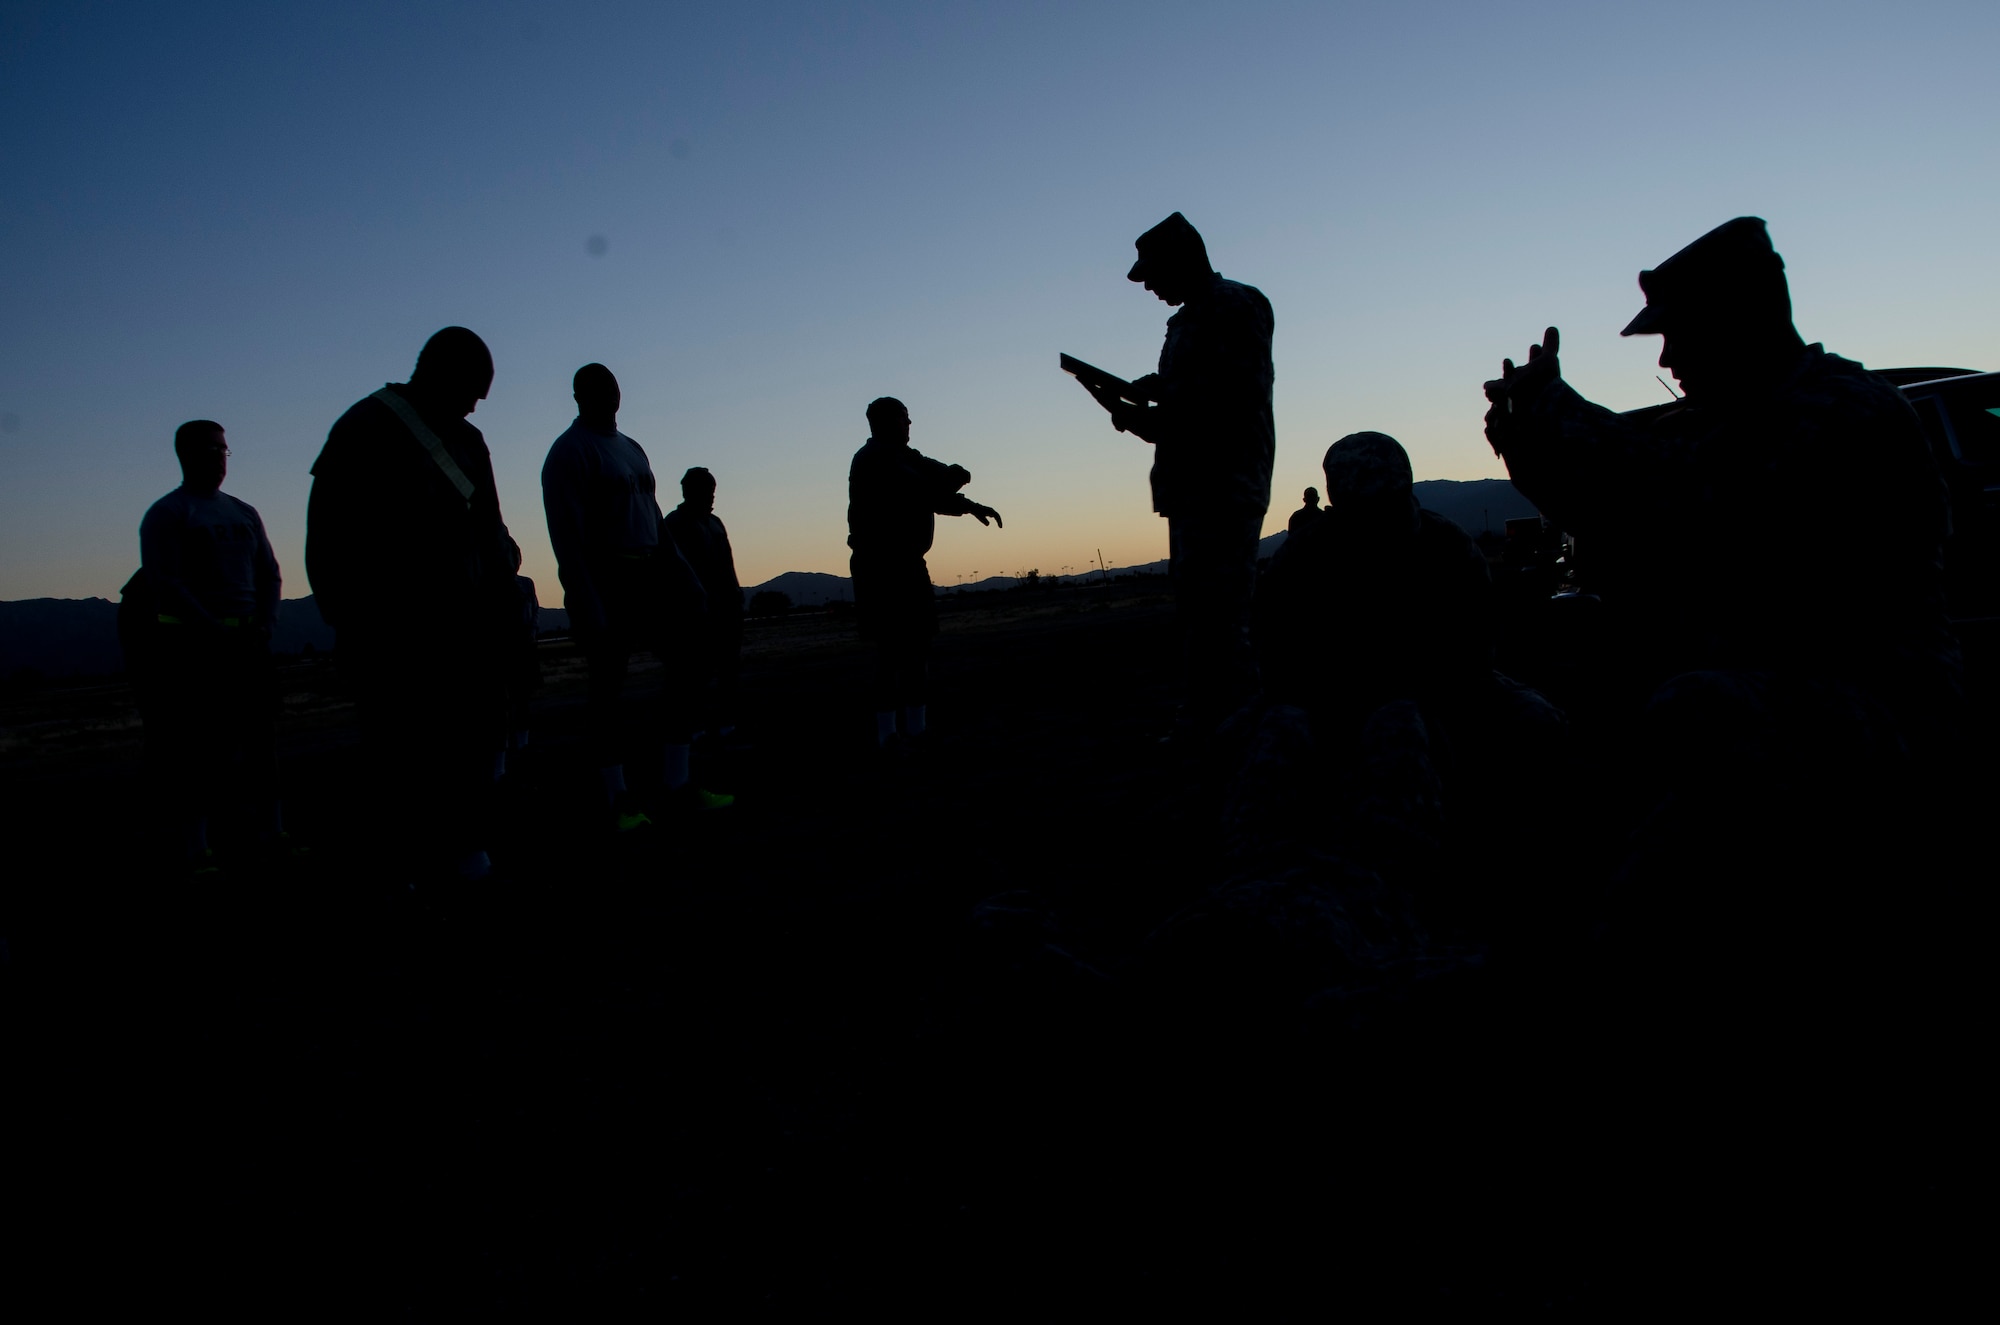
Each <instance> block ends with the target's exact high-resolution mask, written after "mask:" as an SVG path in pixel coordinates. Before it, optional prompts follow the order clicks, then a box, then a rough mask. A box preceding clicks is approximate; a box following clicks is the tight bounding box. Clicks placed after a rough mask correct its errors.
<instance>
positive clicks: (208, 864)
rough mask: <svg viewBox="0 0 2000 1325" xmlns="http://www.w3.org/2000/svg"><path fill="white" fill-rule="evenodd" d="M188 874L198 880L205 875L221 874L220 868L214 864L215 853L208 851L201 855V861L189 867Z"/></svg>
mask: <svg viewBox="0 0 2000 1325" xmlns="http://www.w3.org/2000/svg"><path fill="white" fill-rule="evenodd" d="M188 873H189V875H191V876H192V877H194V878H197V879H199V878H202V877H204V876H206V875H210V874H220V873H222V867H221V866H220V865H218V864H216V863H215V852H214V851H213V850H209V851H204V852H202V853H201V859H199V860H197V861H196V862H195V863H194V864H193V865H192V866H190V867H189V869H188Z"/></svg>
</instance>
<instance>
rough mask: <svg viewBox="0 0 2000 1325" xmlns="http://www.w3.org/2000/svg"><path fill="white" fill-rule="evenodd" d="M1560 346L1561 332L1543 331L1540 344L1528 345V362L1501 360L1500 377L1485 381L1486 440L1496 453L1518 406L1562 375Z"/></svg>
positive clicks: (1525, 404) (1521, 405)
mask: <svg viewBox="0 0 2000 1325" xmlns="http://www.w3.org/2000/svg"><path fill="white" fill-rule="evenodd" d="M1561 347H1562V334H1561V333H1560V332H1558V331H1557V330H1556V329H1555V328H1554V327H1550V328H1549V329H1548V330H1547V331H1545V332H1543V333H1542V343H1541V344H1540V345H1530V346H1529V347H1528V359H1527V362H1526V363H1524V364H1522V365H1521V366H1519V367H1518V368H1517V367H1515V365H1514V361H1513V360H1512V359H1502V360H1501V361H1500V376H1498V377H1496V378H1494V379H1493V380H1492V381H1490V382H1488V383H1487V384H1486V399H1487V400H1488V401H1489V402H1490V403H1491V405H1492V408H1491V409H1488V410H1487V411H1486V440H1487V442H1488V443H1489V444H1491V446H1492V447H1493V452H1494V454H1495V455H1498V454H1500V453H1501V447H1502V443H1503V442H1504V441H1505V439H1506V434H1507V432H1508V430H1509V429H1510V428H1511V427H1512V426H1513V416H1514V414H1515V413H1516V412H1517V408H1518V409H1519V410H1525V409H1526V408H1527V406H1528V404H1529V403H1530V402H1531V401H1533V400H1534V398H1535V397H1536V396H1537V395H1539V394H1540V393H1541V390H1542V388H1543V387H1545V386H1547V385H1548V384H1549V383H1551V382H1553V381H1555V380H1556V379H1557V378H1558V377H1561V376H1562V367H1561V365H1560V363H1559V362H1558V360H1557V358H1556V353H1557V351H1558V350H1559V349H1560V348H1561Z"/></svg>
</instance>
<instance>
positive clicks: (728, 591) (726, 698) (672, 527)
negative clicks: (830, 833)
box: [667, 465, 743, 737]
mask: <svg viewBox="0 0 2000 1325" xmlns="http://www.w3.org/2000/svg"><path fill="white" fill-rule="evenodd" d="M667 531H668V532H669V533H671V534H672V535H673V536H674V545H675V546H676V547H678V548H679V549H680V551H681V555H682V556H683V557H686V558H687V562H688V565H690V566H692V567H693V568H694V573H695V578H696V579H698V580H700V581H701V589H702V593H703V594H704V595H706V597H707V599H708V659H709V669H708V705H707V708H708V713H707V715H706V717H705V719H704V720H705V721H706V722H707V723H708V725H709V727H710V728H711V729H712V730H713V731H714V732H715V734H716V735H717V736H718V737H721V736H727V735H729V734H730V733H731V732H733V731H734V730H735V729H736V672H737V662H738V656H739V655H740V654H741V653H742V651H743V586H742V585H741V584H739V583H737V580H736V554H735V553H734V552H732V551H731V550H730V547H729V531H728V530H727V529H725V528H723V527H722V521H721V520H720V519H719V518H717V516H716V514H715V475H713V474H711V473H709V472H708V471H707V470H706V469H703V468H702V467H701V466H699V465H697V466H695V467H694V468H693V469H690V470H688V472H687V473H685V474H683V475H681V504H680V505H678V506H676V507H674V509H673V510H671V511H668V512H667Z"/></svg>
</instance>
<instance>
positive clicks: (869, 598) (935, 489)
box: [847, 396, 1006, 748]
mask: <svg viewBox="0 0 2000 1325" xmlns="http://www.w3.org/2000/svg"><path fill="white" fill-rule="evenodd" d="M868 430H869V436H868V442H867V444H866V445H864V446H863V447H862V448H861V449H860V450H859V451H856V452H855V453H854V463H853V464H852V465H851V466H850V467H849V468H848V471H847V546H848V547H849V548H851V549H853V555H852V556H851V557H850V558H849V559H848V566H849V570H850V573H851V574H852V575H853V577H854V615H855V618H856V620H857V622H858V623H859V625H860V627H861V638H862V639H865V640H871V641H873V642H874V643H875V645H876V646H877V650H878V653H877V663H876V674H875V744H876V746H877V747H878V748H885V747H887V746H889V745H890V744H891V742H892V741H893V740H894V738H895V736H896V734H897V730H898V724H899V722H900V726H901V732H902V735H903V737H904V739H905V741H909V742H914V741H916V740H918V739H920V738H921V737H922V736H923V734H924V730H925V727H926V724H927V721H928V716H927V714H926V712H925V691H926V685H927V682H928V679H929V678H928V676H927V672H928V670H929V665H930V648H931V637H932V636H934V635H936V634H937V597H936V594H935V593H934V592H933V591H932V588H931V572H930V567H929V566H928V565H927V564H926V563H925V561H924V557H925V555H926V554H927V553H929V552H930V550H931V542H932V540H934V539H935V538H936V537H937V519H936V517H937V516H940V515H970V516H971V517H972V518H973V519H975V520H977V521H979V523H981V524H986V523H987V522H988V521H991V522H992V523H993V524H995V525H998V526H1000V527H1001V528H1005V527H1006V526H1005V525H1004V524H1002V523H1001V520H1000V512H998V511H996V510H994V509H993V508H992V507H991V506H981V505H980V504H979V503H978V502H976V501H973V500H972V499H971V498H970V497H967V496H965V495H964V494H963V493H961V492H960V491H959V489H960V488H962V487H964V486H965V485H966V484H968V483H970V482H971V481H972V474H971V473H970V472H969V471H968V470H966V469H964V468H963V467H961V466H959V465H947V464H945V463H943V462H942V461H938V460H932V459H931V458H930V457H929V456H926V455H924V454H923V453H921V452H919V451H918V450H916V449H915V448H914V447H912V446H911V445H910V412H909V410H908V409H906V408H905V407H904V405H903V402H902V401H900V400H897V399H895V398H894V397H893V396H883V397H882V398H881V399H879V400H876V401H874V402H873V403H872V404H870V405H869V406H868Z"/></svg>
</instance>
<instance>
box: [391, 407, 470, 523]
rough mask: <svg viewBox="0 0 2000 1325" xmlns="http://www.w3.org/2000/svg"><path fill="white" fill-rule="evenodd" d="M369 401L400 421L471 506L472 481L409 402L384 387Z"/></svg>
mask: <svg viewBox="0 0 2000 1325" xmlns="http://www.w3.org/2000/svg"><path fill="white" fill-rule="evenodd" d="M369 399H370V400H379V401H381V402H382V403H383V404H384V405H387V406H388V407H389V412H390V413H391V414H394V415H395V416H396V417H397V418H398V419H401V420H402V422H403V426H404V427H405V428H408V429H409V430H410V436H412V437H414V438H416V439H417V441H418V442H420V443H422V445H423V448H424V450H426V451H428V452H429V453H430V457H431V462H432V463H433V464H435V465H436V466H437V467H438V468H439V469H441V470H443V471H444V476H445V477H446V478H448V479H450V480H451V486H453V487H454V488H457V489H458V495H459V496H460V497H462V498H464V499H465V504H466V505H467V506H470V505H472V480H471V479H469V478H467V477H466V476H465V471H464V470H462V469H460V468H459V467H458V461H456V460H453V459H452V458H451V452H449V451H447V450H445V449H444V443H443V442H441V441H439V440H438V435H437V434H436V433H434V432H432V431H431V430H430V426H429V425H428V424H426V423H425V422H424V421H423V419H422V418H420V417H419V416H418V414H417V412H416V411H415V410H414V409H411V408H410V402H409V401H407V400H405V399H403V398H402V397H401V396H399V395H397V394H396V393H395V392H393V391H391V390H390V389H389V388H388V387H386V386H385V387H383V388H382V389H381V390H380V391H377V392H376V393H375V394H374V395H372V396H370V397H369Z"/></svg>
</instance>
